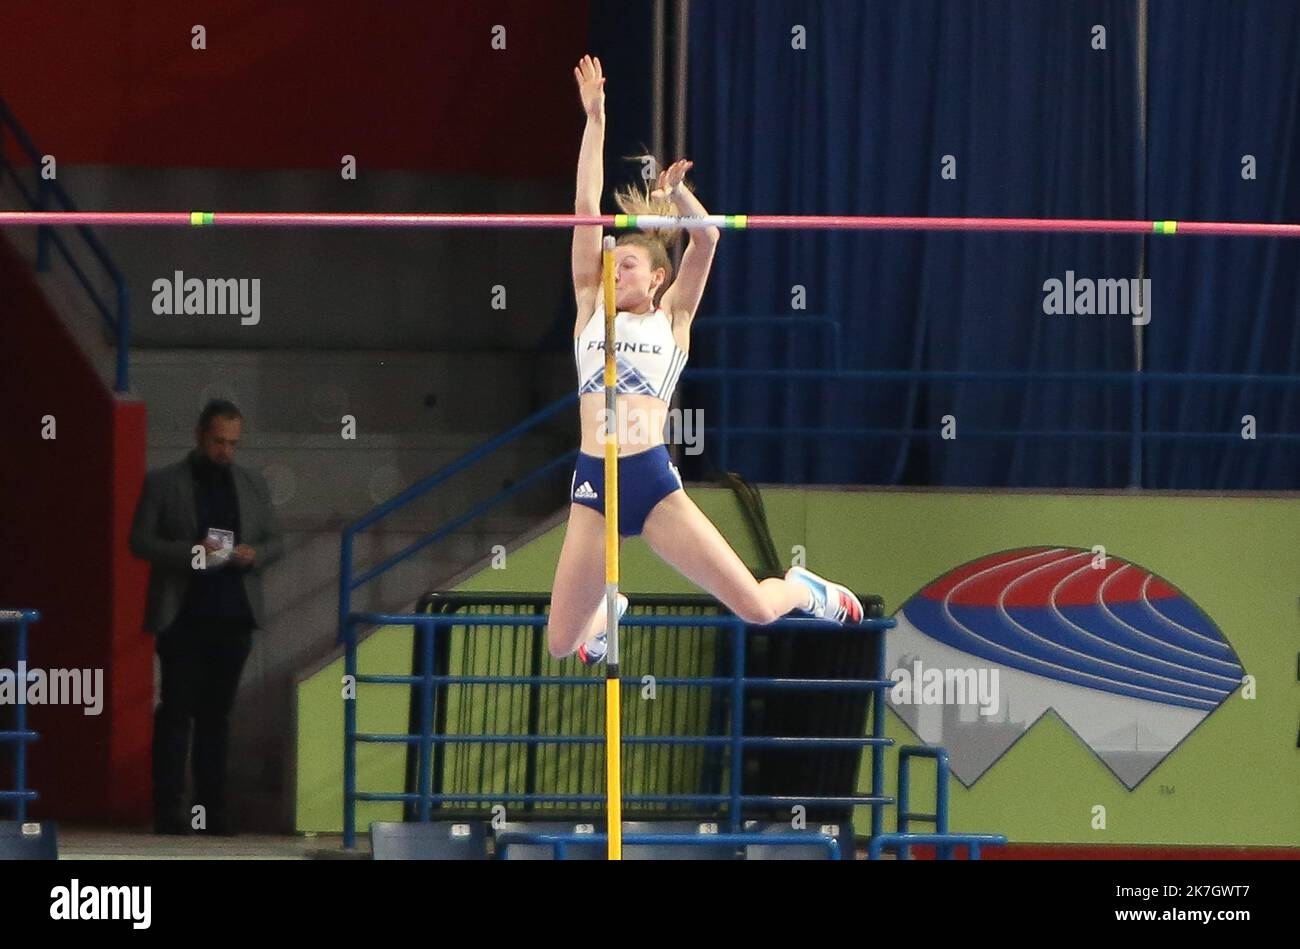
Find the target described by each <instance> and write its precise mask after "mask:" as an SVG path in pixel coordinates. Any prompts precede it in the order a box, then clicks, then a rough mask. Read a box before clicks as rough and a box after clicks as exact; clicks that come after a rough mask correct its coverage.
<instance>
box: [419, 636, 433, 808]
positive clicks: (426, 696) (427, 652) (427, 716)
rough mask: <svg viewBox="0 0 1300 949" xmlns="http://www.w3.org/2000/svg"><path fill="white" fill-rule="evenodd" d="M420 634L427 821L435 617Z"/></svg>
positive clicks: (422, 781) (422, 794)
mask: <svg viewBox="0 0 1300 949" xmlns="http://www.w3.org/2000/svg"><path fill="white" fill-rule="evenodd" d="M420 636H421V637H422V638H423V640H424V642H423V643H422V644H421V645H422V647H423V649H424V656H423V661H422V662H421V664H420V665H421V669H420V678H421V682H420V820H421V821H422V822H425V823H427V822H428V821H429V819H430V813H429V812H430V809H431V801H430V795H431V794H433V765H432V761H431V760H430V759H431V757H432V755H433V647H434V642H435V627H434V622H433V619H432V618H431V617H430V618H427V619H425V621H424V622H422V623H421V624H420Z"/></svg>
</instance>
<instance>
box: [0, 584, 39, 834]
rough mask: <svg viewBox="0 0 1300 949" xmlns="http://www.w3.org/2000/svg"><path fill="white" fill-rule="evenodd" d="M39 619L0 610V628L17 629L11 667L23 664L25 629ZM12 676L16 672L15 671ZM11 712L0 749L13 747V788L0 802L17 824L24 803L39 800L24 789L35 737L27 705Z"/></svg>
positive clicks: (24, 815)
mask: <svg viewBox="0 0 1300 949" xmlns="http://www.w3.org/2000/svg"><path fill="white" fill-rule="evenodd" d="M40 618H41V614H40V613H39V612H38V611H37V610H6V609H0V626H16V627H18V629H17V637H18V641H17V649H16V651H15V653H14V663H15V665H20V664H22V663H25V662H26V661H27V628H28V627H29V626H30V625H31V624H32V623H35V622H38V621H39V620H40ZM16 674H17V670H15V675H16ZM18 687H19V688H20V689H21V688H23V687H24V683H22V682H19V683H18ZM14 708H15V709H16V710H17V711H16V712H15V714H14V729H13V730H12V731H0V745H2V744H12V745H13V746H14V787H13V789H12V790H0V801H13V802H14V820H16V821H19V822H20V823H21V822H22V821H25V820H27V803H28V802H29V801H35V800H38V799H39V797H40V795H38V794H37V793H36V792H35V791H33V790H31V789H30V788H28V787H27V746H28V745H29V744H31V743H32V742H34V741H36V739H37V738H38V737H39V736H38V735H37V733H36V732H34V731H31V730H30V729H29V728H28V727H27V703H26V702H23V701H18V702H15V703H14Z"/></svg>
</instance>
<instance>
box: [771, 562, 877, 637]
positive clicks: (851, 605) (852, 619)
mask: <svg viewBox="0 0 1300 949" xmlns="http://www.w3.org/2000/svg"><path fill="white" fill-rule="evenodd" d="M785 578H786V579H787V580H793V581H795V582H796V583H802V584H803V585H804V586H806V587H807V588H808V589H809V590H811V591H812V601H813V605H812V609H810V610H804V611H803V612H805V613H808V614H809V615H811V616H815V617H817V618H818V619H829V620H834V621H835V622H837V623H859V622H861V621H862V603H861V601H860V600H859V599H858V598H857V597H856V596H854V595H853V591H852V590H850V589H849V588H848V587H846V586H841V585H840V584H838V583H831V582H830V581H829V580H826V579H823V578H822V577H819V576H817V574H815V573H813V572H812V571H811V570H805V569H804V568H803V567H791V568H790V569H789V570H787V571H786V572H785Z"/></svg>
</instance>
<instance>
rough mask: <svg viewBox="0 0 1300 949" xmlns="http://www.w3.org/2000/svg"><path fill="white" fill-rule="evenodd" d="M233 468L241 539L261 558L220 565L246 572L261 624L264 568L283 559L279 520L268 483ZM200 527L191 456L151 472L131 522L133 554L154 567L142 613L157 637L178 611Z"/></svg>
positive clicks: (251, 602)
mask: <svg viewBox="0 0 1300 949" xmlns="http://www.w3.org/2000/svg"><path fill="white" fill-rule="evenodd" d="M230 469H231V474H232V476H233V478H234V482H235V497H236V498H237V500H238V502H239V535H240V536H239V542H240V543H241V544H248V546H250V547H252V548H253V550H255V551H256V552H257V557H256V559H255V560H254V561H253V566H252V567H251V568H247V569H245V568H241V567H238V566H236V565H235V564H234V563H228V564H227V565H226V566H224V567H221V568H220V569H222V570H238V571H240V573H241V574H242V575H243V581H244V592H245V593H246V594H247V596H248V605H249V607H250V608H251V609H252V611H253V622H254V624H255V625H256V626H259V627H260V626H262V624H263V622H264V620H265V618H266V607H265V605H264V604H263V602H262V572H263V571H264V570H265V569H266V568H267V567H269V566H270V565H271V564H273V563H275V561H277V560H279V559H280V557H281V555H282V554H283V553H284V540H283V538H282V537H281V536H280V531H279V530H278V529H277V527H276V524H275V514H274V512H273V511H272V509H271V495H270V492H269V491H268V490H267V487H266V481H265V480H264V479H263V478H262V476H261V475H259V474H257V473H256V472H255V471H250V470H249V469H247V468H241V467H240V466H239V465H235V464H232V465H231V466H230ZM198 531H199V522H198V514H197V513H196V511H195V509H194V481H193V477H192V475H191V471H190V458H189V456H186V458H185V459H184V460H183V461H179V462H177V463H176V464H174V465H168V466H167V467H166V468H159V469H157V470H156V471H151V472H149V473H148V474H147V475H146V476H145V479H144V490H143V491H142V492H141V494H140V503H139V504H138V505H137V506H136V509H135V521H134V522H133V523H132V525H131V553H133V554H135V555H136V556H137V557H139V558H140V559H141V560H147V561H149V563H151V564H152V565H153V569H152V570H151V571H149V595H148V599H147V601H146V604H145V614H144V628H145V629H146V630H147V631H149V632H150V633H153V634H155V635H157V634H158V633H161V632H163V631H165V630H166V629H167V627H168V626H170V625H171V624H172V621H173V620H175V619H176V616H177V615H178V614H179V613H180V610H181V603H182V601H183V600H184V599H185V591H186V589H187V587H188V586H189V580H190V577H191V576H192V573H193V567H192V566H191V563H192V562H193V558H194V553H193V547H194V544H195V543H196V541H195V539H194V538H195V536H196V535H197V534H198Z"/></svg>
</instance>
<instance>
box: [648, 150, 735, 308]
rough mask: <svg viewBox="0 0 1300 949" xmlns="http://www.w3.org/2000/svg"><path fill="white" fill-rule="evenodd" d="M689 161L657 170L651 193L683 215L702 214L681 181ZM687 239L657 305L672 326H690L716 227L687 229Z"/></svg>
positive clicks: (714, 245)
mask: <svg viewBox="0 0 1300 949" xmlns="http://www.w3.org/2000/svg"><path fill="white" fill-rule="evenodd" d="M692 164H693V162H689V161H687V160H685V159H682V160H681V161H676V162H673V164H672V165H671V166H670V167H668V168H665V169H664V170H663V171H662V172H660V173H659V180H658V181H657V182H656V189H655V192H654V195H653V197H658V196H660V195H662V196H664V197H667V198H670V199H672V202H673V204H674V205H676V206H677V213H678V214H679V215H682V216H683V217H686V216H691V217H694V216H703V215H706V214H708V213H709V212H708V211H706V210H705V209H704V205H703V204H701V203H700V199H699V198H697V197H695V195H694V194H692V193H691V191H690V189H689V188H687V187H686V183H685V181H684V179H685V177H686V172H687V171H689V170H690V168H691V165H692ZM686 233H688V234H689V235H690V243H689V244H687V245H686V250H685V251H683V252H682V262H681V265H680V266H679V267H678V270H677V279H676V280H674V281H673V285H672V286H671V287H669V288H668V289H667V290H666V291H664V296H663V299H662V300H661V301H660V305H661V306H662V307H663V308H664V310H665V311H666V312H667V313H668V314H669V315H670V316H671V317H672V320H673V325H674V327H676V326H678V325H679V324H681V323H685V325H686V326H687V327H689V326H690V324H691V320H693V319H695V310H696V308H697V307H698V306H699V305H700V297H702V296H703V295H704V285H705V284H706V283H708V281H709V268H710V267H712V266H713V253H714V251H715V250H716V249H717V246H718V237H719V235H720V233H721V232H720V231H719V230H718V229H717V228H716V227H706V228H702V229H698V230H697V229H691V230H689V231H687V232H686Z"/></svg>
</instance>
